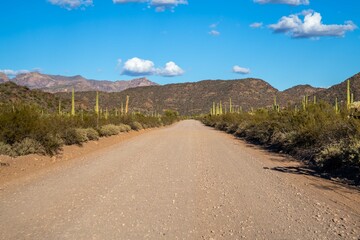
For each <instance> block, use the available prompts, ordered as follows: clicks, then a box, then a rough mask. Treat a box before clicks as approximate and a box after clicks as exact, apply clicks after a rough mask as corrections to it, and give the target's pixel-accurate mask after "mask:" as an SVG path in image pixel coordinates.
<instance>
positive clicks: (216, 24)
mask: <svg viewBox="0 0 360 240" xmlns="http://www.w3.org/2000/svg"><path fill="white" fill-rule="evenodd" d="M218 25H219V23H213V24H210V26H209V28H217V26H218Z"/></svg>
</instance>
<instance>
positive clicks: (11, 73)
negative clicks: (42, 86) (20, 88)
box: [0, 69, 30, 76]
mask: <svg viewBox="0 0 360 240" xmlns="http://www.w3.org/2000/svg"><path fill="white" fill-rule="evenodd" d="M0 72H1V73H4V74H5V75H8V76H16V75H19V74H23V73H29V72H30V71H29V70H11V69H3V70H1V69H0Z"/></svg>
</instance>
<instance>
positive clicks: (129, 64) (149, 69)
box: [122, 57, 155, 76]
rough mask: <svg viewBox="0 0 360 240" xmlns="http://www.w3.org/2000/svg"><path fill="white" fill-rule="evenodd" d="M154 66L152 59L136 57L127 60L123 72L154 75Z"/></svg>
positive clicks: (136, 74)
mask: <svg viewBox="0 0 360 240" xmlns="http://www.w3.org/2000/svg"><path fill="white" fill-rule="evenodd" d="M154 66H155V65H154V63H153V62H152V61H150V60H144V59H140V58H137V57H135V58H132V59H129V60H127V61H126V62H125V64H124V67H123V72H122V74H124V75H130V76H141V75H152V74H153V73H154V72H155V67H154Z"/></svg>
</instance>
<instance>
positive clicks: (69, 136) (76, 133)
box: [63, 128, 89, 145]
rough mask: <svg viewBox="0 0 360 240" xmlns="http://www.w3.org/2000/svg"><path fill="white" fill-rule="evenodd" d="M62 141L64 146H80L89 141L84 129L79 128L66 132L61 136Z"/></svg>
mask: <svg viewBox="0 0 360 240" xmlns="http://www.w3.org/2000/svg"><path fill="white" fill-rule="evenodd" d="M63 139H64V142H65V144H66V145H73V144H78V145H81V144H82V143H84V142H86V141H88V140H89V139H88V137H87V131H86V129H81V128H72V129H69V130H67V131H66V132H65V133H64V135H63Z"/></svg>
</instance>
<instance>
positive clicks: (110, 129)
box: [99, 124, 120, 137]
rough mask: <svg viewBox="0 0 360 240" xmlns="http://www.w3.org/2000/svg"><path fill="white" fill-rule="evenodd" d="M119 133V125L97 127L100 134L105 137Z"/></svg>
mask: <svg viewBox="0 0 360 240" xmlns="http://www.w3.org/2000/svg"><path fill="white" fill-rule="evenodd" d="M119 133H120V129H119V127H118V126H116V125H114V124H108V125H104V126H102V127H100V128H99V134H100V136H104V137H107V136H112V135H117V134H119Z"/></svg>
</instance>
